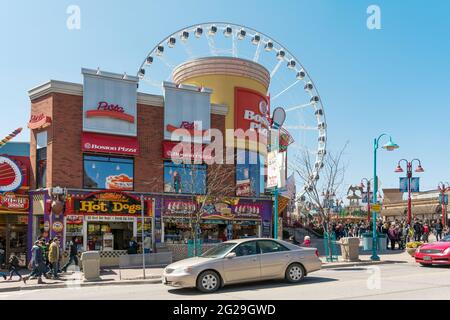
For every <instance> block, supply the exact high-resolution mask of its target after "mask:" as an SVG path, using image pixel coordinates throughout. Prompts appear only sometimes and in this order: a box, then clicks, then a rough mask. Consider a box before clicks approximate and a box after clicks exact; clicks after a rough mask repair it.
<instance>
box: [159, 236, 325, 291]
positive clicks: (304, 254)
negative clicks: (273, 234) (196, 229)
mask: <svg viewBox="0 0 450 320" xmlns="http://www.w3.org/2000/svg"><path fill="white" fill-rule="evenodd" d="M321 265H322V262H321V260H320V259H319V254H318V251H317V249H315V248H302V247H299V246H296V245H294V244H292V243H289V242H286V241H282V240H275V239H269V238H256V239H255V238H250V239H238V240H231V241H226V242H222V243H221V244H218V245H217V246H216V247H214V248H212V249H210V250H208V251H207V252H205V253H204V254H203V255H201V256H200V257H194V258H189V259H184V260H181V261H178V262H175V263H172V264H170V265H169V266H167V267H166V268H165V269H164V273H163V283H164V284H165V285H169V286H174V287H183V288H197V289H198V290H200V291H202V292H214V291H216V290H218V289H219V288H221V287H223V286H224V285H228V284H233V283H243V282H250V281H258V280H267V279H285V280H286V281H288V282H291V283H297V282H300V281H302V280H303V278H304V277H305V276H306V275H307V274H309V273H311V272H313V271H317V270H320V268H321Z"/></svg>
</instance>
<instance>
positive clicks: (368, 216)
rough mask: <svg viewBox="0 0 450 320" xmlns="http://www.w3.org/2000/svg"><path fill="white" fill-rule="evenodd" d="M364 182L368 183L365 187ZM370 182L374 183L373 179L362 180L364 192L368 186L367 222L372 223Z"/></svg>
mask: <svg viewBox="0 0 450 320" xmlns="http://www.w3.org/2000/svg"><path fill="white" fill-rule="evenodd" d="M364 181H365V182H366V185H364ZM370 181H373V179H367V178H362V179H361V188H362V190H363V192H364V188H365V187H366V186H367V222H369V223H370Z"/></svg>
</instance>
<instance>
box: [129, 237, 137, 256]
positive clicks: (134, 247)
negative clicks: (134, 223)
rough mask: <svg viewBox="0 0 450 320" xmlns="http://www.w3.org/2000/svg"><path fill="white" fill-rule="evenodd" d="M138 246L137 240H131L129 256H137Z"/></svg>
mask: <svg viewBox="0 0 450 320" xmlns="http://www.w3.org/2000/svg"><path fill="white" fill-rule="evenodd" d="M137 249H138V244H137V242H136V238H135V237H133V238H131V240H130V242H129V243H128V254H137Z"/></svg>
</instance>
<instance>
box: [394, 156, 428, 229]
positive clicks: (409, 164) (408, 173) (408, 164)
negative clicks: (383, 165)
mask: <svg viewBox="0 0 450 320" xmlns="http://www.w3.org/2000/svg"><path fill="white" fill-rule="evenodd" d="M414 161H417V162H418V163H419V165H418V166H417V168H416V170H415V171H416V172H424V170H423V168H422V164H421V163H420V160H419V159H413V160H411V161H408V160H406V159H401V160H399V161H398V164H397V168H396V169H395V172H403V169H402V167H401V166H400V163H401V162H405V163H406V177H407V178H408V225H410V224H411V179H412V164H413V162H414Z"/></svg>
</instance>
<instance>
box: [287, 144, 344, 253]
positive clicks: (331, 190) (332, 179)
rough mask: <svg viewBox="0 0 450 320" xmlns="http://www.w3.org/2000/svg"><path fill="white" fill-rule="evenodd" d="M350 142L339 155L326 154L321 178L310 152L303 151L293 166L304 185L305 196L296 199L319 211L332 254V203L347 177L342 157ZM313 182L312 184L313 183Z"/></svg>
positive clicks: (292, 168)
mask: <svg viewBox="0 0 450 320" xmlns="http://www.w3.org/2000/svg"><path fill="white" fill-rule="evenodd" d="M347 145H348V142H346V143H345V145H344V146H343V147H342V149H341V150H340V151H338V152H337V153H334V152H329V153H327V154H325V157H324V160H323V168H322V170H321V176H320V177H319V174H318V173H317V171H318V170H317V169H318V168H317V165H316V163H315V162H314V158H313V155H312V154H311V153H310V152H308V151H303V152H301V153H300V154H299V155H297V157H296V158H295V160H294V163H293V165H291V170H293V171H294V172H295V173H296V174H297V176H298V177H299V178H300V181H302V182H303V185H304V191H305V192H304V195H303V198H302V199H296V201H298V202H299V203H303V204H305V203H308V202H309V203H310V204H311V206H312V207H314V208H315V209H316V210H317V213H318V214H319V217H320V218H321V221H322V226H323V229H324V231H325V232H326V233H327V235H328V247H329V248H330V250H329V254H330V258H331V256H332V253H331V231H332V230H331V224H330V218H331V213H332V208H331V201H333V198H334V196H336V195H337V194H339V193H340V192H341V191H342V190H341V188H342V187H343V184H344V177H345V169H346V165H345V164H344V163H343V159H342V156H343V155H344V152H345V149H346V147H347ZM311 181H312V182H311Z"/></svg>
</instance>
